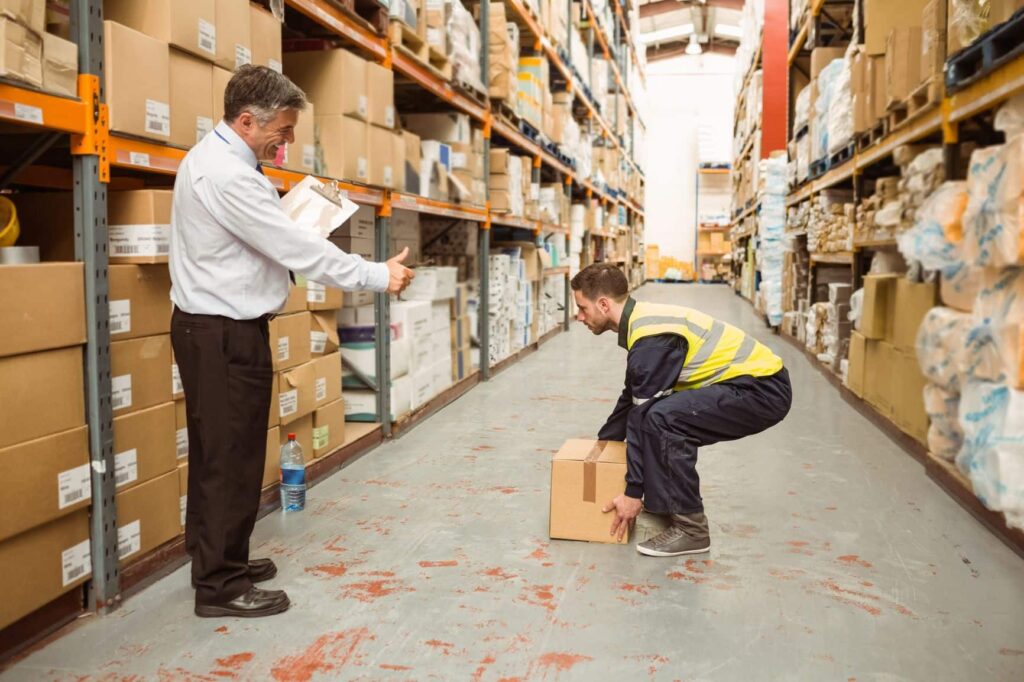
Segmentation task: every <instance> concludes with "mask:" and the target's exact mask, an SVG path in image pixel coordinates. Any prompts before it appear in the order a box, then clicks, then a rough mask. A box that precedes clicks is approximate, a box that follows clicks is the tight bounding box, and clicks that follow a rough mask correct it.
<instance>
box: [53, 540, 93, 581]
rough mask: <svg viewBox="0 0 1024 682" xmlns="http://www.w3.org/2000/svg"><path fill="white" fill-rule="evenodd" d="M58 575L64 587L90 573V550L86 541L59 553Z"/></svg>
mask: <svg viewBox="0 0 1024 682" xmlns="http://www.w3.org/2000/svg"><path fill="white" fill-rule="evenodd" d="M60 573H61V579H62V581H63V585H64V587H67V586H68V585H70V584H71V583H73V582H75V581H76V580H78V579H79V578H81V577H82V576H85V575H88V574H90V573H92V550H91V549H90V548H89V541H88V540H82V541H81V542H79V543H78V544H77V545H75V546H74V547H68V548H67V549H65V550H64V551H63V552H61V553H60Z"/></svg>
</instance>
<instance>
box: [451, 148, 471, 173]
mask: <svg viewBox="0 0 1024 682" xmlns="http://www.w3.org/2000/svg"><path fill="white" fill-rule="evenodd" d="M468 162H469V157H468V156H466V153H465V152H452V168H455V169H463V168H465V167H466V164H467V163H468Z"/></svg>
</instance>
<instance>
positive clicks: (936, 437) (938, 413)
mask: <svg viewBox="0 0 1024 682" xmlns="http://www.w3.org/2000/svg"><path fill="white" fill-rule="evenodd" d="M924 410H925V412H926V413H927V414H928V419H929V421H930V422H931V424H930V426H929V427H928V449H929V450H930V451H931V452H933V453H934V454H936V455H938V456H939V457H941V458H942V459H945V460H947V461H950V462H951V461H953V460H954V459H955V458H956V456H957V454H958V453H959V452H960V449H961V447H963V442H964V432H963V429H962V428H961V427H960V394H959V393H954V392H951V391H947V390H945V389H943V388H941V387H939V386H936V385H935V384H926V385H925V387H924Z"/></svg>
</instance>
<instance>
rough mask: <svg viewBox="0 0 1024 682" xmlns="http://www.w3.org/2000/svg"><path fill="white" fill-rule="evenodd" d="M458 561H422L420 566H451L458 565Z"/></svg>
mask: <svg viewBox="0 0 1024 682" xmlns="http://www.w3.org/2000/svg"><path fill="white" fill-rule="evenodd" d="M458 565H459V562H458V561H421V562H420V568H447V567H450V566H458Z"/></svg>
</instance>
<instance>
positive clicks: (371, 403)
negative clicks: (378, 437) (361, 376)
mask: <svg viewBox="0 0 1024 682" xmlns="http://www.w3.org/2000/svg"><path fill="white" fill-rule="evenodd" d="M344 402H345V419H346V421H374V420H376V415H377V394H376V393H375V392H374V391H368V390H364V389H351V390H348V391H345V400H344ZM411 410H412V379H411V378H410V377H408V376H404V377H401V378H400V379H395V380H394V381H392V382H391V421H398V418H399V417H401V416H403V415H405V414H408V413H409V412H410V411H411Z"/></svg>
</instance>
